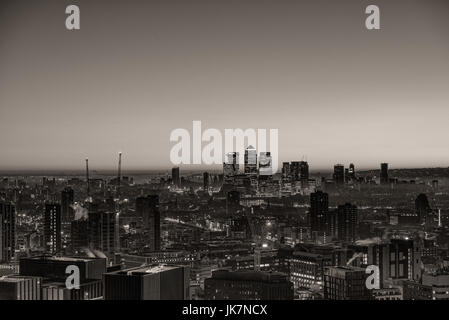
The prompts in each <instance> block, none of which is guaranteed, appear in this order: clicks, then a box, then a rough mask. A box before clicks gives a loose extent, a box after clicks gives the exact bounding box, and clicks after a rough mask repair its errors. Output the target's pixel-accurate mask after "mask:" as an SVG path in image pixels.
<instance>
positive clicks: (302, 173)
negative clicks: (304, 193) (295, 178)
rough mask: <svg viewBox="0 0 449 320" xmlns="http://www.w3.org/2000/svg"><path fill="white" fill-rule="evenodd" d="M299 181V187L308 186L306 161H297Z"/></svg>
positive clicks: (307, 165)
mask: <svg viewBox="0 0 449 320" xmlns="http://www.w3.org/2000/svg"><path fill="white" fill-rule="evenodd" d="M299 181H301V188H307V187H308V186H309V164H308V163H307V161H301V162H300V163H299Z"/></svg>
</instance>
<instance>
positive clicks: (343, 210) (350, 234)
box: [337, 203, 357, 242]
mask: <svg viewBox="0 0 449 320" xmlns="http://www.w3.org/2000/svg"><path fill="white" fill-rule="evenodd" d="M337 236H338V239H339V240H340V241H345V242H354V241H355V240H356V236H357V207H356V206H354V205H352V204H350V203H346V204H344V205H340V206H338V209H337Z"/></svg>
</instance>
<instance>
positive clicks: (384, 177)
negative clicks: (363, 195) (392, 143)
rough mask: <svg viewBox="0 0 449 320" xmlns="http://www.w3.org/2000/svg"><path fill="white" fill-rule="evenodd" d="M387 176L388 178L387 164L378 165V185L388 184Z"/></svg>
mask: <svg viewBox="0 0 449 320" xmlns="http://www.w3.org/2000/svg"><path fill="white" fill-rule="evenodd" d="M388 183H389V176H388V163H381V164H380V184H388Z"/></svg>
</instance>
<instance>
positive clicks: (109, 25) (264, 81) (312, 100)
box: [0, 0, 449, 170]
mask: <svg viewBox="0 0 449 320" xmlns="http://www.w3.org/2000/svg"><path fill="white" fill-rule="evenodd" d="M70 4H76V5H78V6H79V7H80V10H81V29H80V30H77V31H68V30H66V28H65V19H66V17H67V15H66V14H65V8H66V6H68V5H70ZM370 4H376V5H378V6H379V8H380V10H381V30H374V31H369V30H367V29H366V28H365V18H366V16H367V15H366V14H365V8H366V7H367V6H368V5H370ZM448 39H449V2H448V1H447V0H427V1H423V0H394V1H392V0H388V1H387V0H371V1H364V0H346V1H345V0H342V1H335V0H307V1H299V0H271V1H267V0H239V1H236V0H219V1H218V0H158V1H151V0H150V1H143V0H142V1H139V0H127V1H118V0H95V1H88V0H72V1H66V0H34V1H27V0H0V148H1V149H0V150H1V151H0V170H22V169H23V170H25V169H27V170H28V169H33V170H36V169H78V168H79V169H82V168H83V167H84V159H85V158H86V157H88V158H89V165H90V166H91V167H92V168H93V169H96V170H101V169H111V168H115V167H116V163H117V153H118V152H119V151H122V152H123V165H124V168H125V169H142V170H145V169H164V168H170V167H172V166H173V165H172V164H171V163H170V150H171V148H172V147H173V146H174V143H173V142H170V133H171V131H172V130H174V129H177V128H185V129H187V130H189V131H190V132H191V131H192V121H194V120H199V121H201V122H202V126H203V130H204V129H207V128H216V129H219V130H222V132H223V135H224V129H225V128H242V129H247V128H255V129H257V128H261V129H267V130H268V129H278V130H279V131H278V132H279V161H280V162H282V161H294V160H301V159H303V158H306V159H307V160H308V161H309V164H310V168H311V170H319V169H329V168H331V167H332V166H333V165H334V164H336V163H343V164H345V165H349V163H350V162H352V163H354V164H355V165H356V167H357V168H378V167H379V164H380V163H381V162H388V163H390V167H392V168H401V167H437V166H443V167H447V166H448V163H449V147H448V144H449V143H448V137H449V126H448V119H449V41H448ZM185 168H187V167H185Z"/></svg>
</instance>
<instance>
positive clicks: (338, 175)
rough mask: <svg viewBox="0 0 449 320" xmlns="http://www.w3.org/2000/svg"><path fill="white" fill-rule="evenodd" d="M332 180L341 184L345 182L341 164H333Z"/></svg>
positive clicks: (343, 168)
mask: <svg viewBox="0 0 449 320" xmlns="http://www.w3.org/2000/svg"><path fill="white" fill-rule="evenodd" d="M333 180H334V182H335V184H337V185H342V184H344V183H345V166H344V165H342V164H336V165H335V166H334V175H333Z"/></svg>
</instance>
